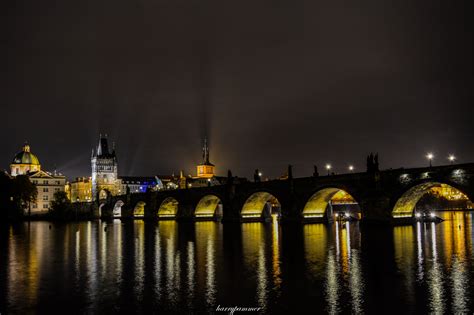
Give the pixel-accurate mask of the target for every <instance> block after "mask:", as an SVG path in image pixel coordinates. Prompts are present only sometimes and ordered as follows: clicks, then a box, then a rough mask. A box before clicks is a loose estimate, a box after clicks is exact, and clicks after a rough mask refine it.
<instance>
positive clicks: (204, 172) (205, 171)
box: [197, 138, 214, 178]
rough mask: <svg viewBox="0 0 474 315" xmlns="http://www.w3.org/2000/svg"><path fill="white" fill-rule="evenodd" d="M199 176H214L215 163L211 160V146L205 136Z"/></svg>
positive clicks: (198, 168) (198, 167)
mask: <svg viewBox="0 0 474 315" xmlns="http://www.w3.org/2000/svg"><path fill="white" fill-rule="evenodd" d="M197 177H199V178H212V177H214V164H212V163H211V162H209V147H208V145H207V138H204V145H203V147H202V163H201V164H199V165H198V166H197Z"/></svg>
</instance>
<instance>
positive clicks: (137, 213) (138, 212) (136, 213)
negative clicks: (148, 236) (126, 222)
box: [133, 201, 146, 218]
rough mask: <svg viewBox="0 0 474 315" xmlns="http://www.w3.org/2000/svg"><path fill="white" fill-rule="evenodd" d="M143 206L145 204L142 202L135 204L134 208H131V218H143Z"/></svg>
mask: <svg viewBox="0 0 474 315" xmlns="http://www.w3.org/2000/svg"><path fill="white" fill-rule="evenodd" d="M145 206H146V203H145V202H144V201H139V202H137V203H136V205H135V207H134V208H133V217H134V218H143V217H144V216H145Z"/></svg>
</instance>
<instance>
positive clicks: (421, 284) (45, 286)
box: [0, 212, 474, 313]
mask: <svg viewBox="0 0 474 315" xmlns="http://www.w3.org/2000/svg"><path fill="white" fill-rule="evenodd" d="M440 216H442V217H443V218H444V219H445V220H446V221H444V222H443V223H440V224H433V223H426V224H425V223H417V224H415V225H408V226H399V227H393V228H392V227H388V228H383V229H380V230H371V229H368V228H365V229H361V228H359V224H358V223H348V222H345V223H341V222H335V223H333V224H305V225H296V226H287V225H285V224H283V225H280V223H279V222H278V220H277V219H276V217H275V218H274V219H273V221H272V222H269V223H245V224H235V225H232V224H228V225H226V224H221V223H217V222H196V223H177V222H174V221H159V222H152V223H145V222H143V221H123V222H122V221H120V220H115V221H110V222H100V221H97V222H82V223H70V224H49V223H46V222H32V223H30V224H28V223H24V224H19V225H15V226H10V227H8V228H7V229H5V230H1V233H0V237H1V238H0V241H1V243H2V244H5V246H4V247H3V248H4V249H5V250H4V251H2V252H0V260H1V265H0V302H1V303H0V312H2V313H4V312H7V310H8V313H10V312H11V313H30V312H34V311H37V312H40V313H47V312H53V311H57V310H58V309H61V310H71V309H74V310H75V311H78V312H81V313H97V312H121V313H134V312H145V311H147V310H153V311H154V312H157V313H176V312H179V311H182V310H183V309H185V310H186V311H189V312H190V313H208V312H213V311H215V307H216V306H217V305H221V306H223V305H230V306H232V305H242V306H260V307H262V308H264V310H265V312H268V313H273V312H286V313H288V312H291V311H293V312H296V313H298V312H302V311H307V310H312V311H315V312H328V313H365V312H367V313H371V312H372V311H378V310H380V309H383V308H385V307H387V305H390V308H391V311H393V312H395V311H404V312H408V313H420V312H421V313H426V312H433V313H438V312H439V313H471V312H472V311H473V300H472V293H471V292H472V290H473V289H474V265H473V260H474V257H473V249H472V247H473V240H474V233H473V229H472V226H473V224H472V222H473V217H472V213H466V212H447V213H441V214H440ZM51 301H54V303H52V302H51Z"/></svg>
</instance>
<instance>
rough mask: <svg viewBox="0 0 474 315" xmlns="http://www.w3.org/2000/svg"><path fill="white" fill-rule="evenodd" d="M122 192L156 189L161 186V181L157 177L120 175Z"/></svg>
mask: <svg viewBox="0 0 474 315" xmlns="http://www.w3.org/2000/svg"><path fill="white" fill-rule="evenodd" d="M120 179H121V181H122V188H121V191H122V193H126V192H127V191H130V193H132V194H133V193H143V192H147V191H148V190H152V191H156V190H160V189H162V188H163V183H162V181H161V180H160V179H159V178H158V177H157V176H154V177H138V176H120Z"/></svg>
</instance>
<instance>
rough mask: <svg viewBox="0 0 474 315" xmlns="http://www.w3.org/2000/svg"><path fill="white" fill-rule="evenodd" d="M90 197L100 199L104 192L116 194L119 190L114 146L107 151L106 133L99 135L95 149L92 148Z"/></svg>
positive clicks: (104, 195)
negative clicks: (103, 135)
mask: <svg viewBox="0 0 474 315" xmlns="http://www.w3.org/2000/svg"><path fill="white" fill-rule="evenodd" d="M91 166H92V198H93V199H94V200H96V199H97V196H98V194H99V193H100V196H99V198H100V199H102V198H104V197H106V194H107V193H109V194H111V195H117V194H118V193H119V192H120V191H119V190H120V180H119V179H118V163H117V156H116V155H115V148H112V152H109V144H108V141H107V135H106V136H105V137H102V135H101V136H100V139H99V144H98V145H97V149H96V150H94V149H92V156H91Z"/></svg>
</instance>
